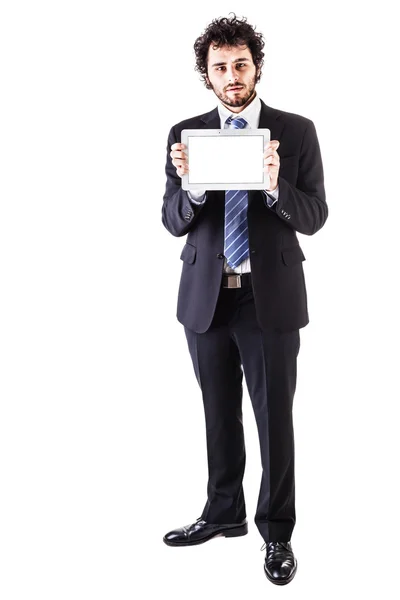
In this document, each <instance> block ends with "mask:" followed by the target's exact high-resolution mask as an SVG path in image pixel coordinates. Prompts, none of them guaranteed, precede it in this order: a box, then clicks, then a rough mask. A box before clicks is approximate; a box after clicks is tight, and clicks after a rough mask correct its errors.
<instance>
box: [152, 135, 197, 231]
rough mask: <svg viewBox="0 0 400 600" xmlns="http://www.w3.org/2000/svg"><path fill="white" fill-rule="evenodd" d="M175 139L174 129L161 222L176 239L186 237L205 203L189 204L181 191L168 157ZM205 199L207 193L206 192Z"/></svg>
mask: <svg viewBox="0 0 400 600" xmlns="http://www.w3.org/2000/svg"><path fill="white" fill-rule="evenodd" d="M176 142H180V140H178V139H177V137H176V133H175V129H174V127H172V128H171V130H170V132H169V135H168V143H167V162H166V166H165V174H166V176H167V182H166V188H165V194H164V199H163V206H162V222H163V225H164V226H165V227H166V229H167V230H168V231H169V232H170V233H172V235H175V236H177V237H180V236H183V235H186V234H187V232H188V231H189V230H190V229H191V228H192V227H193V225H194V224H195V222H196V219H197V217H198V215H199V214H200V212H201V210H202V208H203V206H204V204H205V202H202V203H201V204H195V203H194V202H190V200H189V197H188V194H187V192H186V190H182V185H181V178H180V177H179V175H178V174H177V173H176V167H174V165H173V164H172V158H171V155H170V152H171V146H172V145H173V144H175V143H176ZM206 197H207V192H206Z"/></svg>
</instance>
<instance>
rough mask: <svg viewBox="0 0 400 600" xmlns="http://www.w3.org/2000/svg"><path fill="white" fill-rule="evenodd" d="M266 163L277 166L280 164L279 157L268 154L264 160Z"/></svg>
mask: <svg viewBox="0 0 400 600" xmlns="http://www.w3.org/2000/svg"><path fill="white" fill-rule="evenodd" d="M264 165H274V166H276V167H278V166H279V157H276V156H268V157H267V158H266V159H265V160H264Z"/></svg>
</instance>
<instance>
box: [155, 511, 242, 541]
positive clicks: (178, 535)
mask: <svg viewBox="0 0 400 600" xmlns="http://www.w3.org/2000/svg"><path fill="white" fill-rule="evenodd" d="M246 533H247V520H246V519H244V520H243V521H242V522H241V523H232V524H229V525H225V524H223V525H217V524H215V523H207V522H206V521H204V520H203V519H202V518H201V517H199V518H198V519H197V521H196V523H193V524H192V525H185V526H184V527H181V528H179V529H174V530H173V531H170V532H169V533H166V534H165V535H164V537H163V541H164V542H165V543H166V544H168V546H194V545H195V544H202V543H203V542H207V541H208V540H211V538H213V537H216V536H217V535H218V536H224V537H237V536H239V535H246Z"/></svg>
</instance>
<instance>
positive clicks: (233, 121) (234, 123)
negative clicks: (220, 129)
mask: <svg viewBox="0 0 400 600" xmlns="http://www.w3.org/2000/svg"><path fill="white" fill-rule="evenodd" d="M226 122H227V124H228V126H231V127H232V128H233V129H244V128H245V127H246V125H247V121H246V120H245V119H243V117H236V118H233V117H232V116H230V117H228V118H227V120H226Z"/></svg>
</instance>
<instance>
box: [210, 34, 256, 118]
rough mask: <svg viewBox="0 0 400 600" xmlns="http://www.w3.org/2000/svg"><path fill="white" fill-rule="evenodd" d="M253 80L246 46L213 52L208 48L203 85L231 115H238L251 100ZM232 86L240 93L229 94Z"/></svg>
mask: <svg viewBox="0 0 400 600" xmlns="http://www.w3.org/2000/svg"><path fill="white" fill-rule="evenodd" d="M256 78H257V72H256V67H255V64H254V63H253V58H252V56H251V52H250V50H249V48H248V47H247V46H234V47H232V48H229V47H228V46H223V47H221V48H218V49H216V50H215V49H214V48H213V44H210V47H209V49H208V59H207V83H209V85H211V87H212V89H213V91H214V93H215V94H216V96H218V98H219V99H220V101H221V102H222V104H224V105H225V106H226V108H228V109H229V110H230V111H231V112H234V113H239V112H241V111H242V110H243V109H244V108H246V106H247V105H248V104H250V102H251V101H252V100H253V98H254V96H255V94H256V91H255V86H256ZM236 86H239V87H240V89H237V90H233V89H232V88H234V87H236Z"/></svg>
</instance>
